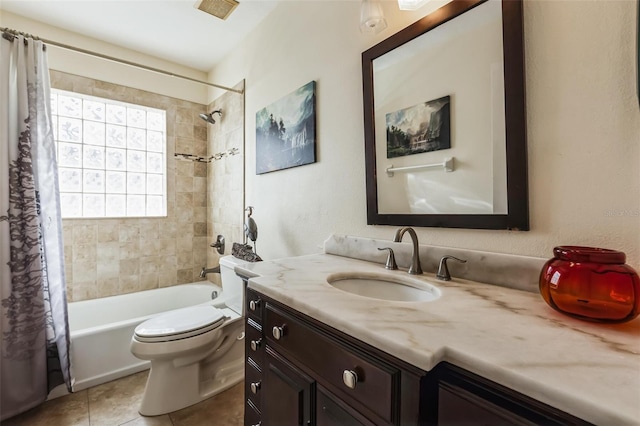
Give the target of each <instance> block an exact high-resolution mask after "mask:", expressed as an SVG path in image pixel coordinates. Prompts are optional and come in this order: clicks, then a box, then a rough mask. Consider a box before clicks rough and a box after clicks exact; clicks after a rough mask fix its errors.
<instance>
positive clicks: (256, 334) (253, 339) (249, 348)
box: [244, 318, 265, 370]
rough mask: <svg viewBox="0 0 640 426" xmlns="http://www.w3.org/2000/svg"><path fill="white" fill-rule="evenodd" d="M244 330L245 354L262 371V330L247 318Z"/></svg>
mask: <svg viewBox="0 0 640 426" xmlns="http://www.w3.org/2000/svg"><path fill="white" fill-rule="evenodd" d="M244 329H245V333H246V349H245V353H246V354H247V357H248V358H251V359H252V360H253V361H254V362H255V363H256V364H258V367H260V370H263V368H262V365H263V364H262V359H263V353H264V345H265V343H264V341H263V340H262V330H261V329H260V325H259V324H258V323H256V322H255V321H253V320H252V319H251V318H247V326H246V327H245V328H244Z"/></svg>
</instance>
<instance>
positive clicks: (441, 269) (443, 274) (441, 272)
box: [436, 256, 467, 281]
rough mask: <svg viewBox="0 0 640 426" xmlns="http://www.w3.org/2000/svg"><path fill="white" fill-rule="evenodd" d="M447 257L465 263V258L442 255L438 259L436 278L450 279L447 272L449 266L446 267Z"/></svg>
mask: <svg viewBox="0 0 640 426" xmlns="http://www.w3.org/2000/svg"><path fill="white" fill-rule="evenodd" d="M447 259H454V260H457V261H458V262H460V263H467V261H466V260H463V259H458V258H457V257H455V256H442V259H440V266H438V273H437V274H436V278H437V279H439V280H442V281H451V274H449V268H448V267H447Z"/></svg>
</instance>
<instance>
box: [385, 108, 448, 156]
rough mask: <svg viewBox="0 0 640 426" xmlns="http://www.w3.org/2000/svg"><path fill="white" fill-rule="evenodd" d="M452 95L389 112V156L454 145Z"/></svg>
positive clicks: (418, 152) (387, 120) (387, 117)
mask: <svg viewBox="0 0 640 426" xmlns="http://www.w3.org/2000/svg"><path fill="white" fill-rule="evenodd" d="M450 105H451V97H450V96H444V97H442V98H439V99H435V100H432V101H428V102H422V103H419V104H418V105H414V106H411V107H409V108H404V109H401V110H398V111H394V112H390V113H388V114H387V115H386V122H387V158H393V157H403V156H405V155H412V154H420V153H422V152H429V151H438V150H441V149H449V148H451V108H450Z"/></svg>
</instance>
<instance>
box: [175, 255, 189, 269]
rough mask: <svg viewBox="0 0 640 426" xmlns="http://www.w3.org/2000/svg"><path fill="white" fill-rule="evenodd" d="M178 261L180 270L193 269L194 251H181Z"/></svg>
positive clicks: (177, 257)
mask: <svg viewBox="0 0 640 426" xmlns="http://www.w3.org/2000/svg"><path fill="white" fill-rule="evenodd" d="M176 261H177V266H178V268H182V269H186V268H193V252H192V251H179V252H178V254H177V255H176Z"/></svg>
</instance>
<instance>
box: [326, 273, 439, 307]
mask: <svg viewBox="0 0 640 426" xmlns="http://www.w3.org/2000/svg"><path fill="white" fill-rule="evenodd" d="M327 282H328V283H329V285H331V286H333V287H335V288H337V289H339V290H342V291H346V292H348V293H353V294H357V295H359V296H364V297H371V298H373V299H382V300H394V301H400V302H430V301H433V300H436V299H438V298H440V296H441V295H442V293H441V292H440V290H439V289H438V288H437V287H435V286H433V285H431V284H428V283H426V282H424V281H421V280H418V279H414V278H410V277H402V276H395V275H394V276H389V275H385V274H372V273H361V272H358V273H339V274H333V275H330V276H329V277H328V278H327Z"/></svg>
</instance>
